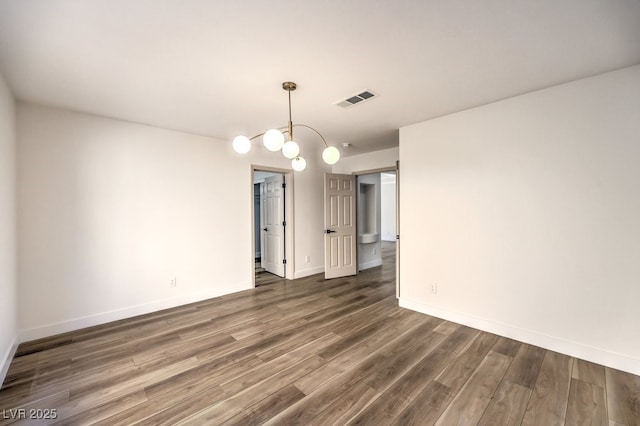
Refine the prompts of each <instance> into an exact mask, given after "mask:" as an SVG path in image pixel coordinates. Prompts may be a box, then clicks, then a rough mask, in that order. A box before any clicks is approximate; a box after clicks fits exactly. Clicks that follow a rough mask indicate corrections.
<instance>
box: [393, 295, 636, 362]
mask: <svg viewBox="0 0 640 426" xmlns="http://www.w3.org/2000/svg"><path fill="white" fill-rule="evenodd" d="M400 306H401V307H403V308H407V309H411V310H413V311H417V312H420V313H423V314H427V315H431V316H434V317H438V318H442V319H445V320H448V321H452V322H455V323H458V324H462V325H466V326H468V327H472V328H476V329H479V330H483V331H487V332H489V333H493V334H497V335H499V336H503V337H508V338H510V339H514V340H518V341H520V342H524V343H528V344H531V345H535V346H539V347H541V348H544V349H548V350H551V351H554V352H559V353H561V354H565V355H569V356H572V357H575V358H580V359H584V360H587V361H591V362H594V363H596V364H601V365H605V366H607V367H611V368H615V369H617V370H622V371H626V372H628V373H631V374H635V375H640V359H637V358H633V357H630V356H628V355H624V354H619V353H615V352H611V351H608V350H605V349H601V348H596V347H593V346H589V345H585V344H582V343H578V342H572V341H569V340H565V339H561V338H558V337H555V336H550V335H547V334H544V333H538V332H536V331H532V330H526V329H523V328H519V327H515V326H512V325H509V324H505V323H501V322H497V321H492V320H487V319H484V318H479V317H476V316H473V315H469V314H465V313H462V312H456V311H451V310H449V309H445V308H441V307H438V306H433V305H427V304H424V303H420V302H415V301H413V300H408V299H407V298H403V297H401V298H400Z"/></svg>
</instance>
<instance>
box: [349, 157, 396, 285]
mask: <svg viewBox="0 0 640 426" xmlns="http://www.w3.org/2000/svg"><path fill="white" fill-rule="evenodd" d="M357 188H358V193H357V210H358V215H357V228H358V270H359V271H365V270H368V269H371V268H376V267H379V266H380V267H382V269H384V270H385V275H387V274H390V275H389V276H390V277H392V278H393V279H395V269H396V214H397V194H396V171H395V170H389V171H384V172H374V173H366V174H358V176H357Z"/></svg>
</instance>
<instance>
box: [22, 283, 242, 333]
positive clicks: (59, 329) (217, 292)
mask: <svg viewBox="0 0 640 426" xmlns="http://www.w3.org/2000/svg"><path fill="white" fill-rule="evenodd" d="M251 288H253V287H252V286H251V283H242V284H240V285H236V286H233V287H216V288H212V289H209V290H206V291H198V292H193V293H186V294H181V295H179V296H176V297H172V298H169V299H162V300H156V301H153V302H149V303H143V304H140V305H134V306H128V307H126V308H121V309H115V310H112V311H107V312H102V313H99V314H93V315H88V316H85V317H80V318H74V319H70V320H66V321H60V322H56V323H52V324H46V325H41V326H38V327H32V328H28V329H23V330H20V331H19V333H18V335H19V338H20V341H21V342H28V341H30V340H35V339H41V338H43V337H49V336H54V335H56V334H60V333H66V332H69V331H74V330H80V329H82V328H86V327H92V326H94V325H100V324H105V323H108V322H111V321H118V320H121V319H125V318H131V317H135V316H138V315H144V314H148V313H151V312H156V311H160V310H163V309H169V308H175V307H176V306H182V305H186V304H189V303H194V302H200V301H202V300H207V299H211V298H214V297H219V296H224V295H226V294H231V293H236V292H238V291H244V290H249V289H251Z"/></svg>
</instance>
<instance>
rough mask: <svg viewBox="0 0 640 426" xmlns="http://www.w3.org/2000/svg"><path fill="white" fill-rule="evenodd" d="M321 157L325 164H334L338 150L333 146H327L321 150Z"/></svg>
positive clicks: (338, 155)
mask: <svg viewBox="0 0 640 426" xmlns="http://www.w3.org/2000/svg"><path fill="white" fill-rule="evenodd" d="M322 159H323V160H324V162H325V163H327V164H336V163H337V162H338V160H339V159H340V151H338V148H336V147H335V146H329V147H327V148H325V149H324V151H322Z"/></svg>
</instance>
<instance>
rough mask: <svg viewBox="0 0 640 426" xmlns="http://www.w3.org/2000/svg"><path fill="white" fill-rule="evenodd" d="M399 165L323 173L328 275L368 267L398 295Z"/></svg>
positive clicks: (365, 269)
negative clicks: (387, 282)
mask: <svg viewBox="0 0 640 426" xmlns="http://www.w3.org/2000/svg"><path fill="white" fill-rule="evenodd" d="M398 171H399V163H398V162H396V166H395V167H390V168H383V169H376V170H367V171H363V172H355V173H352V174H350V175H348V174H335V173H326V174H325V204H324V206H325V231H324V232H325V238H324V241H325V279H330V278H337V277H342V276H348V275H354V274H358V273H366V274H367V275H371V278H372V279H375V280H389V281H391V282H395V284H396V297H400V277H399V273H398V271H399V260H400V256H399V251H400V250H399V249H400V241H399V235H398V234H399V221H398V216H399V215H398V212H399V188H398V181H399V179H398V178H399V176H398ZM351 188H353V189H351ZM347 213H349V214H347ZM338 237H341V238H338ZM347 267H349V268H347ZM350 268H352V269H350ZM330 272H331V273H330ZM334 272H337V273H334Z"/></svg>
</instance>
